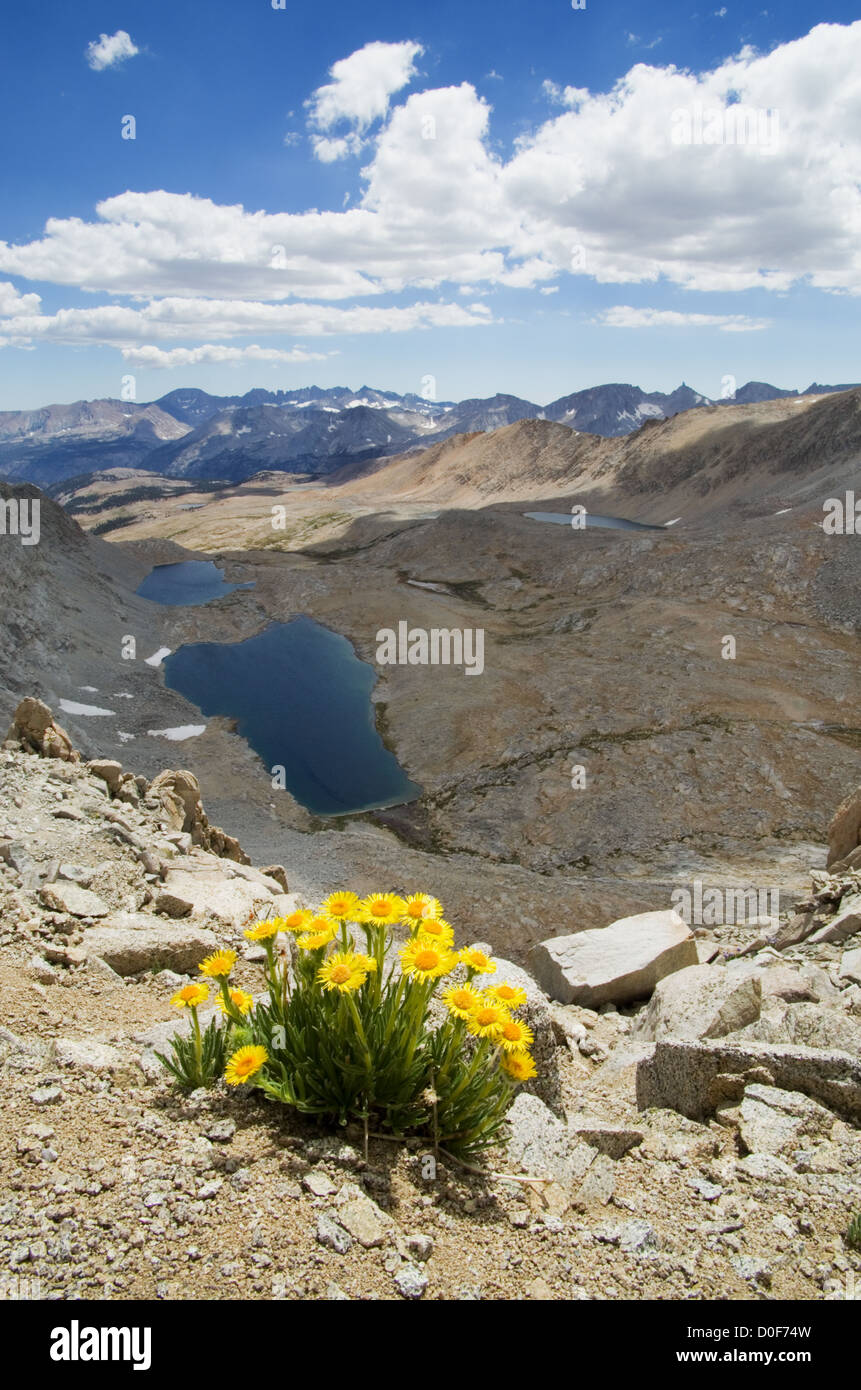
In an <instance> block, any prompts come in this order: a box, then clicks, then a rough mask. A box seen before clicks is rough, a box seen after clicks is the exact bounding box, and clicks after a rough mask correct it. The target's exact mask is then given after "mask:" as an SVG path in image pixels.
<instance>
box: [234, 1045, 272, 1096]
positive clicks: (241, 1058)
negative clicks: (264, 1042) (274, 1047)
mask: <svg viewBox="0 0 861 1390" xmlns="http://www.w3.org/2000/svg"><path fill="white" fill-rule="evenodd" d="M268 1061H269V1053H268V1052H267V1051H266V1048H265V1047H257V1046H255V1045H254V1044H249V1045H248V1046H247V1047H240V1048H239V1050H238V1051H237V1052H234V1054H233V1056H232V1057H230V1058H228V1061H227V1066H226V1067H225V1069H224V1079H225V1081H226V1082H227V1084H228V1086H241V1085H242V1083H243V1082H244V1081H248V1080H249V1079H250V1078H251V1077H252V1076H253V1075H254V1073H255V1072H258V1071H259V1070H260V1068H261V1067H262V1066H264V1065H265V1063H266V1062H268Z"/></svg>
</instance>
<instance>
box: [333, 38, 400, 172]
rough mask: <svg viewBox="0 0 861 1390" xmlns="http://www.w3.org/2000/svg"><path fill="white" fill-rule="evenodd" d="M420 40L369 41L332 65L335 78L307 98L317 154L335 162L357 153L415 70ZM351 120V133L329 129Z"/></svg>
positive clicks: (346, 123) (347, 123) (349, 124)
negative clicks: (392, 99) (333, 132)
mask: <svg viewBox="0 0 861 1390" xmlns="http://www.w3.org/2000/svg"><path fill="white" fill-rule="evenodd" d="M423 52H424V49H423V48H422V46H421V44H418V43H410V42H408V41H405V42H403V43H366V44H365V46H364V48H359V49H357V50H356V52H355V53H351V54H350V56H349V58H342V59H341V60H340V61H339V62H337V63H334V64H333V65H332V67H331V68H330V69H329V76H330V77H331V78H332V81H331V82H328V83H326V85H325V86H323V87H318V88H317V90H316V92H314V93H313V94H312V95H311V96H310V97H309V98H308V100H307V101H306V103H305V105H306V107H307V108H308V126H309V128H310V129H311V131H312V132H314V133H313V134H312V147H313V150H314V153H315V155H316V156H317V158H318V159H320V160H322V161H323V162H324V163H331V162H332V161H333V160H335V159H342V158H343V157H344V156H345V155H347V154H358V152H359V151H360V150H361V148H362V144H363V137H364V135H365V132H366V131H367V130H368V129H369V128H370V127H371V126H372V125H373V124H374V122H375V121H381V120H384V119H385V117H386V116H387V114H388V110H389V101H390V98H391V97H392V96H393V95H394V93H395V92H399V91H400V90H401V88H403V87H406V85H407V83H409V82H410V81H411V80H412V78H413V77H414V76H415V72H416V68H415V60H416V58H417V57H418V56H419V54H421V53H423ZM343 125H347V126H349V127H350V129H349V130H348V131H347V132H346V133H342V134H340V135H336V136H332V135H330V134H329V132H331V131H333V130H335V129H336V127H338V126H343Z"/></svg>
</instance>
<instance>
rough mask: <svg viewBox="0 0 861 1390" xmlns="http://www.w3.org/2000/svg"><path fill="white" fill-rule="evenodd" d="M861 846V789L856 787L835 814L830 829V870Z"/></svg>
mask: <svg viewBox="0 0 861 1390" xmlns="http://www.w3.org/2000/svg"><path fill="white" fill-rule="evenodd" d="M859 846H861V787H856V789H855V791H854V792H850V793H849V795H848V796H847V797H846V798H845V800H843V801H841V803H840V805H839V806H838V807H837V810H836V811H835V812H834V816H833V818H832V821H831V824H830V825H829V827H828V860H827V867H828V868H829V869H830V868H832V867H833V866H834V865H835V864H839V863H842V862H843V861H845V860H847V859H849V858H850V856H851V855H853V854H854V853H855V851H856V850H857V849H858V848H859Z"/></svg>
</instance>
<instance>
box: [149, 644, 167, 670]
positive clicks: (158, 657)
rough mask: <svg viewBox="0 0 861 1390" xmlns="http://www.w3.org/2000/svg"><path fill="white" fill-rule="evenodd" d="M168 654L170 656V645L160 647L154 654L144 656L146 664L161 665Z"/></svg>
mask: <svg viewBox="0 0 861 1390" xmlns="http://www.w3.org/2000/svg"><path fill="white" fill-rule="evenodd" d="M166 656H170V647H159V649H158V651H157V652H153V654H152V656H145V657H144V664H145V665H147V666H160V665H161V663H162V662H163V661H164V659H165V657H166Z"/></svg>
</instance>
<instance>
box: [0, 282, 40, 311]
mask: <svg viewBox="0 0 861 1390" xmlns="http://www.w3.org/2000/svg"><path fill="white" fill-rule="evenodd" d="M41 303H42V300H41V297H40V296H39V295H38V294H20V293H19V292H18V290H16V288H15V286H14V285H13V284H11V282H10V281H9V280H3V281H0V319H11V318H17V317H18V316H19V315H21V314H38V313H39V305H40V304H41Z"/></svg>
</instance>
